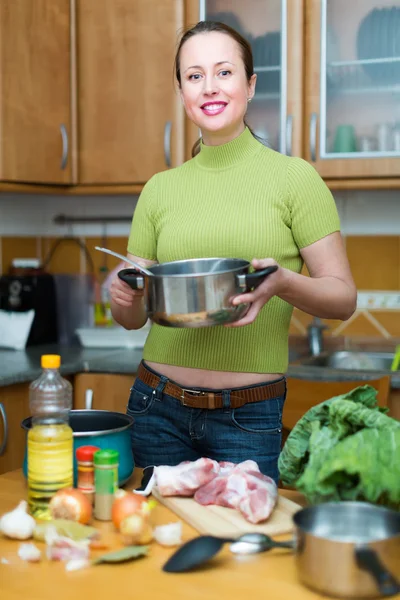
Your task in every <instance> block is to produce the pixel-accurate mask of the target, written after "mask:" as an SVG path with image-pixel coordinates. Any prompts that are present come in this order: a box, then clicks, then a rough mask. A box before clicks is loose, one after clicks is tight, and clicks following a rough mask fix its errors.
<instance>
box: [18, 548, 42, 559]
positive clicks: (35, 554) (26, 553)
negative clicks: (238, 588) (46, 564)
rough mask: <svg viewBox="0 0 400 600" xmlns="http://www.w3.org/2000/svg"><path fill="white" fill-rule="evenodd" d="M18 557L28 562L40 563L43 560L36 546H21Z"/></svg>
mask: <svg viewBox="0 0 400 600" xmlns="http://www.w3.org/2000/svg"><path fill="white" fill-rule="evenodd" d="M18 556H19V557H20V558H21V559H22V560H26V561H28V562H39V561H40V560H41V559H42V553H41V552H40V550H39V548H38V547H37V546H35V544H21V545H20V547H19V548H18Z"/></svg>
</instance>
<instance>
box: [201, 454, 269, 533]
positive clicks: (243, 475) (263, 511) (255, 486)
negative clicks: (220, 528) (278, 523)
mask: <svg viewBox="0 0 400 600" xmlns="http://www.w3.org/2000/svg"><path fill="white" fill-rule="evenodd" d="M252 462H253V461H246V463H252ZM246 463H245V462H244V463H239V464H238V465H235V466H234V467H233V468H232V467H231V468H230V469H229V468H228V469H226V472H225V473H223V474H221V475H217V476H216V477H215V478H214V479H213V480H212V481H210V482H209V483H208V484H206V485H203V486H202V487H200V488H199V489H198V490H197V491H196V493H195V495H194V499H195V500H196V502H198V503H199V504H203V505H208V504H217V505H219V506H227V507H230V508H236V509H238V510H239V511H240V512H241V513H242V515H243V516H244V517H245V518H246V519H247V521H249V522H250V523H260V522H261V521H265V520H266V519H268V517H269V516H270V514H271V513H272V511H273V509H274V506H275V504H276V501H277V499H278V490H277V487H276V484H275V482H274V480H273V479H271V478H270V477H268V476H267V475H263V474H262V473H260V470H259V469H258V466H257V464H256V463H253V464H252V465H246ZM254 464H255V466H254ZM246 466H247V468H246ZM224 471H225V469H224Z"/></svg>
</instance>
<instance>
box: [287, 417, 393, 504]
mask: <svg viewBox="0 0 400 600" xmlns="http://www.w3.org/2000/svg"><path fill="white" fill-rule="evenodd" d="M393 421H394V419H393ZM315 465H316V463H315V462H314V463H313V462H312V461H311V460H310V462H309V464H308V465H307V468H306V469H305V471H304V474H303V476H302V477H301V478H300V479H299V480H298V482H297V485H296V487H297V488H298V489H299V490H300V491H302V492H303V493H304V494H305V495H306V496H307V498H308V500H309V501H310V502H312V503H317V502H325V501H336V500H365V501H368V502H372V503H376V504H384V505H385V506H389V507H392V508H395V509H398V508H399V507H400V423H398V422H397V426H391V427H389V428H388V429H378V428H376V429H363V430H360V431H358V432H357V433H355V434H354V435H351V436H349V437H347V438H345V439H343V440H342V441H340V442H338V443H337V444H336V445H335V446H334V447H331V448H330V450H329V452H326V453H324V459H323V461H320V462H319V464H318V465H317V468H315Z"/></svg>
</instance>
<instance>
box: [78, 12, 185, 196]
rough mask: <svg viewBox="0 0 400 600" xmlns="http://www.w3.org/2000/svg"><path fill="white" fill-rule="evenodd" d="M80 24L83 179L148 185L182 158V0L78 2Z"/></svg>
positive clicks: (80, 140)
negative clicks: (178, 72)
mask: <svg viewBox="0 0 400 600" xmlns="http://www.w3.org/2000/svg"><path fill="white" fill-rule="evenodd" d="M77 24H78V33H77V43H78V65H79V68H78V82H77V90H78V114H79V183H81V184H105V185H109V184H124V183H128V184H129V183H145V182H146V181H147V180H148V179H150V177H151V176H152V175H154V173H156V172H158V171H163V170H165V169H166V168H167V167H169V166H176V165H178V164H180V163H182V162H183V159H184V131H183V126H184V110H183V107H182V103H181V100H180V97H179V93H177V91H176V89H175V87H174V78H173V62H174V57H175V48H176V41H177V36H178V32H179V30H181V29H182V27H183V24H184V8H183V0H162V2H160V0H134V1H132V0H113V1H112V2H110V0H81V1H80V2H78V3H77Z"/></svg>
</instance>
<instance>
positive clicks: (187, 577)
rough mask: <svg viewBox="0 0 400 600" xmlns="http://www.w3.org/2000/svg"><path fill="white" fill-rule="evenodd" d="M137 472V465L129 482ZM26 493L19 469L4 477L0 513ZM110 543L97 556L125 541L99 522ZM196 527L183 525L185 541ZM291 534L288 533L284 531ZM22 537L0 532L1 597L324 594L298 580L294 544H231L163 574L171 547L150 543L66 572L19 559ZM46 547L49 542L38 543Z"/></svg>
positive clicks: (64, 599) (159, 519)
mask: <svg viewBox="0 0 400 600" xmlns="http://www.w3.org/2000/svg"><path fill="white" fill-rule="evenodd" d="M139 479H140V472H135V473H134V475H133V477H132V479H131V481H130V482H129V485H127V486H126V487H127V488H130V489H132V488H133V487H134V486H135V485H136V484H137V482H138V481H139ZM283 493H284V495H285V496H287V497H289V498H291V499H292V500H294V501H296V502H299V501H300V502H301V496H300V494H298V493H296V492H291V491H284V492H283ZM24 498H26V484H25V481H24V479H23V476H22V473H21V471H13V472H10V473H5V474H4V475H1V476H0V515H2V514H3V513H5V512H7V511H9V510H11V509H13V508H14V507H15V506H16V505H17V503H18V501H19V500H21V499H24ZM153 514H154V520H155V523H156V524H163V523H170V522H173V521H177V517H176V516H175V515H174V514H173V513H172V512H171V511H170V510H168V509H167V508H165V507H164V506H161V505H158V506H156V508H155V509H154V513H153ZM95 525H96V527H97V526H98V528H99V529H100V530H101V532H102V539H104V541H106V542H108V543H109V544H110V548H109V550H101V551H99V550H98V551H96V552H93V556H96V555H99V554H103V553H105V552H108V551H111V550H114V549H116V548H118V547H121V544H120V541H119V539H118V538H119V536H118V534H117V533H116V532H115V531H114V528H113V525H112V523H108V522H107V523H104V522H102V523H100V522H96V523H95ZM196 535H197V532H196V531H195V530H194V529H192V528H191V527H189V526H188V525H186V524H185V523H184V525H183V538H184V541H187V540H188V539H190V538H192V537H194V536H196ZM286 537H287V536H286ZM19 544H20V542H18V541H14V540H8V539H5V538H3V537H0V561H1V559H7V560H8V561H9V563H8V564H3V563H2V562H0V598H1V600H22V599H24V600H71V599H72V600H80V599H81V598H82V599H83V598H85V599H86V598H87V599H88V600H103V599H104V600H119V599H124V598H134V597H135V598H140V599H143V600H158V599H161V600H164V599H165V600H170V599H171V600H178V599H181V598H182V599H185V600H200V599H203V598H205V599H206V600H221V599H226V600H232V599H236V598H237V599H239V598H240V599H242V600H247V599H249V600H257V599H258V598H260V599H263V600H264V599H265V600H266V599H269V600H317V599H318V598H323V596H320V595H319V594H316V593H314V592H312V591H309V590H308V589H307V588H305V587H303V586H302V585H301V584H300V583H299V582H298V578H297V574H296V568H295V560H294V556H293V555H292V554H291V553H290V551H287V550H286V551H285V550H272V551H270V552H266V553H264V554H259V555H252V556H246V557H243V556H242V557H239V556H237V555H233V554H232V553H230V552H229V549H228V548H226V549H225V550H223V551H222V552H221V553H220V554H219V555H218V556H217V557H216V558H214V559H213V561H212V562H210V563H209V564H208V565H207V566H204V567H203V568H202V569H201V570H198V571H196V572H189V573H183V574H172V573H164V572H163V571H162V566H163V564H164V563H165V561H166V560H167V558H168V557H169V556H170V555H171V554H172V553H173V552H174V549H172V548H164V547H161V546H159V545H158V544H157V543H156V542H153V543H152V545H151V547H150V553H149V555H148V556H147V557H144V558H140V559H137V560H136V561H132V562H129V563H125V564H118V565H105V564H103V565H97V566H91V567H89V568H87V569H83V570H80V571H73V572H67V571H66V570H65V565H64V563H61V562H54V561H52V562H50V561H48V560H47V559H43V560H42V562H40V563H36V564H35V563H27V562H24V561H22V560H21V559H20V558H19V557H18V555H17V550H18V547H19ZM37 546H38V547H40V548H41V549H43V548H44V544H41V543H38V544H37Z"/></svg>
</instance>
